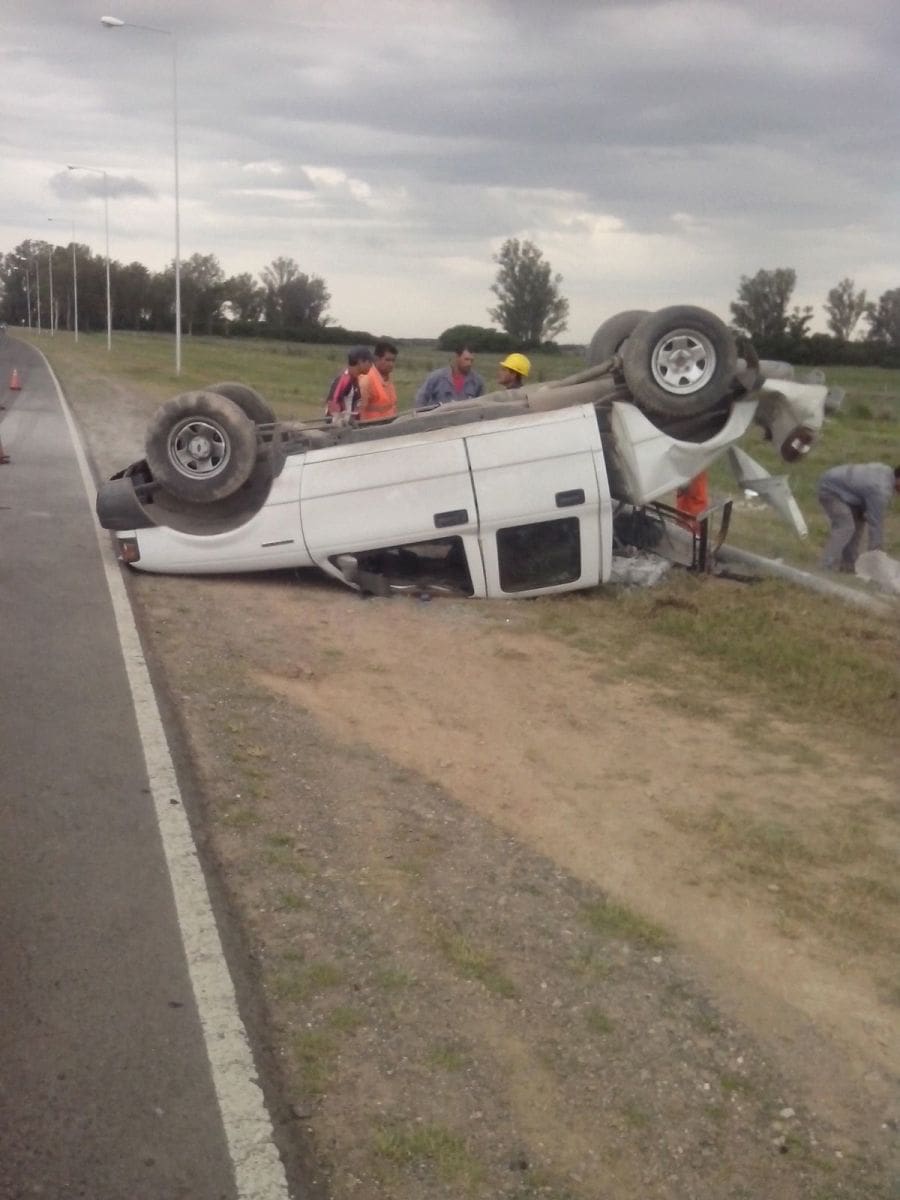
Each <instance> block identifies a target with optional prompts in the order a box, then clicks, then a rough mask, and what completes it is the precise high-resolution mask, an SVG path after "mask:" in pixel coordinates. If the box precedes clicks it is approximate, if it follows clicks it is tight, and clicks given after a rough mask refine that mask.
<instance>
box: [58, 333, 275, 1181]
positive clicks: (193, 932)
mask: <svg viewBox="0 0 900 1200" xmlns="http://www.w3.org/2000/svg"><path fill="white" fill-rule="evenodd" d="M42 357H43V356H42ZM44 362H45V363H46V365H47V369H48V371H49V372H50V377H51V379H52V380H53V383H54V386H55V388H56V394H57V396H58V397H59V402H60V405H61V406H62V411H63V415H64V417H65V419H66V423H67V425H68V428H69V432H70V434H71V437H72V443H73V445H74V447H75V455H76V458H77V460H78V468H79V470H80V472H81V478H82V482H83V483H84V490H85V496H86V498H87V501H88V505H89V507H90V509H91V513H92V516H93V521H94V532H95V534H96V536H97V542H98V544H99V546H100V555H101V558H102V561H103V568H104V571H105V573H106V582H107V586H108V587H109V594H110V598H111V600H112V606H113V611H114V613H115V618H116V625H117V628H118V633H119V642H120V644H121V647H122V655H123V658H124V660H125V670H126V672H127V675H128V682H129V686H130V688H131V695H132V699H133V701H134V710H135V715H136V717H137V726H138V733H139V735H140V739H141V744H142V746H143V752H144V759H145V762H146V764H147V775H148V778H149V783H150V789H151V793H152V796H153V803H154V806H155V809H156V818H157V821H158V823H159V830H160V834H161V836H162V844H163V850H164V853H165V857H166V863H167V866H168V870H169V877H170V879H171V882H172V891H173V893H174V896H175V907H176V911H177V914H178V923H179V926H180V928H181V938H182V942H183V945H184V951H185V955H186V957H187V965H188V972H189V975H190V980H191V986H192V988H193V991H194V998H195V1000H196V1003H197V1010H198V1013H199V1016H200V1024H201V1026H202V1028H203V1036H204V1040H205V1043H206V1053H207V1055H208V1057H209V1064H210V1068H211V1071H212V1080H213V1087H214V1089H215V1093H216V1097H217V1099H218V1103H219V1110H220V1112H221V1116H222V1124H223V1126H224V1129H225V1137H226V1140H227V1143H228V1149H229V1153H230V1155H231V1162H232V1165H233V1169H234V1177H235V1183H236V1186H237V1194H238V1197H239V1200H290V1192H289V1190H288V1185H287V1178H286V1176H285V1173H284V1167H283V1165H282V1162H281V1159H280V1157H279V1154H278V1148H277V1146H276V1144H275V1137H274V1130H273V1128H272V1122H271V1119H270V1117H269V1114H268V1112H267V1110H266V1106H265V1102H264V1099H263V1093H262V1088H261V1087H260V1086H259V1083H258V1082H257V1078H256V1066H255V1064H254V1061H253V1054H252V1052H251V1050H250V1043H249V1040H248V1038H247V1031H246V1029H245V1028H244V1024H243V1022H242V1021H241V1017H240V1013H239V1012H238V1006H237V999H236V997H235V992H234V985H233V983H232V981H231V976H230V974H229V972H228V967H227V965H226V962H225V955H224V953H223V951H222V943H221V940H220V938H219V933H218V929H217V928H216V922H215V917H214V916H213V911H212V904H211V903H210V899H209V892H208V891H207V888H206V881H205V880H204V878H203V871H202V869H201V867H200V861H199V858H198V855H197V847H196V846H195V844H194V839H193V837H192V835H191V829H190V825H189V824H188V819H187V815H186V813H185V811H184V805H183V803H182V798H181V793H180V790H179V787H178V780H177V778H176V775H175V767H174V764H173V762H172V756H171V753H170V752H169V745H168V741H167V739H166V735H165V730H164V729H163V724H162V719H161V717H160V714H159V708H158V707H157V704H156V697H155V696H154V694H153V687H152V685H151V682H150V674H149V671H148V669H147V663H146V661H145V659H144V655H143V651H142V650H141V643H140V638H139V637H138V631H137V627H136V625H135V621H134V614H133V613H132V610H131V604H130V602H129V600H128V594H127V592H126V591H125V585H124V583H123V582H122V577H121V569H120V567H119V564H118V562H117V560H116V557H115V554H114V553H113V549H112V546H111V544H110V539H109V537H108V535H107V534H106V531H105V530H103V529H102V528H101V526H100V523H99V522H98V521H97V518H96V515H95V514H94V505H93V495H94V492H95V485H94V480H93V477H92V475H91V471H90V467H89V466H88V462H87V457H86V455H85V453H84V449H83V447H82V445H81V439H80V437H79V434H78V429H77V427H76V425H75V420H74V418H73V416H72V413H71V410H70V409H69V406H68V404H67V403H66V399H65V396H64V395H63V392H62V388H61V387H60V384H59V380H58V379H57V378H56V375H55V374H54V372H53V369H52V367H51V366H50V364H49V363H48V362H47V360H46V358H45V359H44Z"/></svg>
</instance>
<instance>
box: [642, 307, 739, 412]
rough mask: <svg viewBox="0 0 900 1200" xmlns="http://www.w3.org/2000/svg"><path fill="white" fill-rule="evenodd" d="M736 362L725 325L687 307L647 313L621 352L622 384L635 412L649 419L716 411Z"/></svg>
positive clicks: (735, 368)
mask: <svg viewBox="0 0 900 1200" xmlns="http://www.w3.org/2000/svg"><path fill="white" fill-rule="evenodd" d="M737 359H738V354H737V346H736V345H735V342H734V338H733V337H732V335H731V334H730V333H729V331H728V328H727V326H726V325H725V324H724V322H722V321H720V320H719V318H718V317H717V316H715V315H714V314H713V313H711V312H708V311H707V310H706V309H705V308H696V307H693V306H691V305H674V306H673V307H671V308H661V309H660V310H659V312H655V313H651V314H650V316H648V317H645V318H644V320H643V321H641V323H640V324H639V325H638V327H637V328H636V329H635V330H634V332H633V333H632V334H631V336H630V337H629V338H628V340H627V341H626V342H625V343H624V345H623V347H622V371H623V374H624V376H625V383H626V384H627V386H628V390H629V391H630V392H631V395H632V397H633V399H634V402H635V404H636V405H637V406H638V408H640V409H642V410H643V411H644V412H646V413H647V415H648V416H651V417H656V416H663V417H689V416H699V415H701V414H703V413H708V412H712V411H714V410H715V409H716V408H717V407H719V405H721V404H722V403H723V402H725V401H726V398H727V396H728V394H729V391H730V389H731V387H732V384H733V381H734V375H735V371H736V370H737Z"/></svg>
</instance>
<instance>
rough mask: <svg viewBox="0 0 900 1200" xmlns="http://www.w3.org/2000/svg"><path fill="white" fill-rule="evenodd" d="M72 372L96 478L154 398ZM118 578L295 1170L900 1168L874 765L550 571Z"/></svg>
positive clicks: (129, 443) (806, 1181)
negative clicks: (297, 1145) (777, 712)
mask: <svg viewBox="0 0 900 1200" xmlns="http://www.w3.org/2000/svg"><path fill="white" fill-rule="evenodd" d="M70 400H72V402H73V406H74V407H75V410H76V413H77V416H78V418H79V420H80V422H81V425H82V428H83V430H84V433H85V438H86V441H87V444H88V446H89V448H90V451H91V453H92V455H93V457H94V460H95V462H96V465H97V467H98V470H99V472H100V474H101V475H105V474H108V473H110V472H111V471H112V470H114V469H118V468H119V467H121V466H122V465H124V463H125V462H127V461H129V460H130V459H131V458H134V457H137V456H138V454H139V448H140V442H141V434H142V431H143V426H144V422H145V419H146V415H147V403H146V401H142V400H141V399H140V397H135V396H133V395H132V394H130V393H129V394H126V393H124V392H116V391H115V390H110V392H109V394H108V395H102V394H101V395H94V396H92V397H91V402H90V403H84V402H81V401H79V398H78V397H77V396H71V397H70ZM151 407H152V406H151ZM113 414H115V420H114V421H113V420H111V416H112V415H113ZM113 427H115V429H116V433H115V436H114V437H111V436H110V430H111V428H113ZM131 590H132V596H133V600H134V603H135V606H136V610H137V613H138V616H139V620H140V624H141V628H142V633H143V636H144V638H145V643H146V647H147V653H148V657H149V659H150V661H151V664H152V665H153V668H154V671H155V675H156V678H157V681H158V682H159V684H160V686H161V687H162V688H163V689H164V690H165V692H166V694H167V696H168V697H169V700H170V702H171V704H172V712H171V721H172V723H173V726H175V727H177V729H178V732H179V734H180V736H183V738H184V741H185V744H186V745H187V747H188V750H189V753H190V757H191V766H192V770H193V773H194V777H195V778H196V780H197V785H198V797H199V800H198V825H199V828H198V832H199V835H200V837H201V840H202V841H203V844H204V847H205V852H206V854H207V856H208V858H209V860H210V862H211V863H213V864H214V866H215V869H216V870H217V871H218V872H219V873H220V875H221V878H222V880H223V886H224V889H225V893H226V895H227V897H228V902H229V905H230V907H231V909H232V912H233V914H234V916H235V918H236V920H238V921H239V922H240V924H241V926H242V928H243V930H244V933H245V937H246V945H247V946H248V947H249V952H250V954H251V956H252V963H253V972H254V974H255V976H256V978H257V979H258V982H259V987H260V990H261V995H262V997H263V1002H264V1009H265V1027H264V1029H263V1030H262V1031H261V1036H262V1037H263V1038H264V1039H265V1041H266V1043H267V1046H268V1049H269V1051H270V1052H271V1055H272V1056H273V1058H274V1059H275V1061H276V1062H277V1065H278V1074H279V1076H280V1080H279V1084H280V1087H281V1089H282V1092H283V1095H284V1098H285V1113H286V1114H287V1117H286V1119H285V1121H284V1124H283V1128H282V1131H281V1132H282V1136H283V1137H284V1138H285V1139H287V1140H290V1139H291V1138H292V1137H293V1136H294V1134H295V1133H296V1134H298V1135H299V1134H300V1133H302V1134H304V1135H305V1136H307V1137H309V1138H311V1139H312V1142H313V1144H314V1146H315V1153H316V1157H317V1162H318V1171H317V1175H318V1177H319V1178H320V1180H322V1181H323V1182H322V1187H323V1194H327V1195H330V1196H333V1197H335V1198H337V1200H344V1198H349V1197H391V1198H396V1200H407V1198H408V1200H421V1198H431V1197H459V1196H473V1197H479V1198H481V1197H484V1198H485V1200H487V1198H489V1197H501V1196H503V1197H515V1198H517V1200H525V1198H530V1197H538V1196H541V1197H547V1198H548V1200H638V1198H641V1200H645V1198H654V1200H655V1198H660V1200H663V1198H666V1200H669V1198H671V1200H685V1198H694V1197H696V1198H698V1200H701V1198H702V1200H725V1198H734V1200H738V1198H745V1200H758V1198H762V1197H766V1198H772V1200H781V1198H783V1200H795V1198H797V1200H800V1198H804V1200H805V1198H809V1200H831V1198H836V1197H854V1198H858V1200H862V1198H863V1197H865V1198H866V1200H870V1198H871V1200H875V1198H884V1200H887V1198H888V1197H896V1196H897V1195H900V1168H898V1163H897V1159H896V1157H895V1148H896V1142H897V1135H898V1119H900V1105H898V1092H897V1078H898V1074H900V1039H898V1035H897V1031H898V1020H897V1018H898V1011H900V1009H898V1001H900V993H898V990H897V985H896V909H895V908H894V910H893V919H890V918H889V917H888V916H886V915H885V914H887V913H889V912H890V911H891V909H890V906H889V905H888V904H887V903H886V901H888V900H891V901H893V900H894V899H895V898H896V887H894V892H893V895H890V896H889V895H887V894H886V891H889V890H890V885H889V883H885V879H888V880H889V879H890V867H889V865H888V864H889V863H890V862H893V863H894V864H896V851H897V832H896V828H897V824H896V822H897V816H898V787H897V783H898V779H897V775H896V770H895V766H894V764H892V763H891V762H890V761H889V760H886V759H881V758H879V757H874V758H873V757H872V756H871V755H870V754H869V753H868V752H867V751H866V750H865V748H863V747H860V748H859V750H858V751H854V749H853V748H852V746H848V745H847V744H843V743H835V741H834V739H833V738H831V737H829V736H828V735H827V734H825V733H823V734H822V735H821V736H820V737H816V736H815V735H814V734H812V733H811V732H810V727H809V725H808V724H806V725H801V724H800V723H798V724H797V725H790V724H788V723H786V722H785V721H784V720H782V719H773V718H772V717H771V715H770V714H768V713H767V712H766V711H764V709H763V708H762V707H761V706H759V705H758V704H755V703H754V702H752V701H750V700H748V699H746V698H745V697H743V696H741V695H740V694H735V695H731V694H722V695H719V694H711V695H710V696H708V697H707V703H706V704H701V705H698V706H697V707H696V708H694V710H693V711H691V712H686V711H685V710H684V707H683V706H682V705H680V704H677V703H673V702H672V699H671V697H672V695H673V692H672V688H671V686H669V687H665V686H659V685H656V684H654V683H652V682H648V681H638V680H635V679H634V678H632V677H630V676H629V675H628V673H627V672H623V671H622V670H621V669H619V667H618V664H617V657H616V645H615V642H614V640H613V641H611V643H610V644H609V646H608V647H607V650H606V652H605V653H604V654H596V653H589V652H586V651H584V650H579V649H578V648H576V647H574V646H572V645H569V644H566V643H565V642H564V641H563V640H561V639H560V638H558V637H555V636H553V635H552V633H548V632H547V631H546V629H544V628H543V627H542V624H541V620H540V617H541V612H542V609H541V605H545V604H559V605H565V604H569V603H575V602H574V601H568V600H566V599H564V598H561V599H558V600H555V601H554V600H548V601H542V602H540V603H539V604H531V603H527V602H518V603H516V602H510V603H488V602H475V601H452V600H434V601H431V602H429V603H425V602H422V601H419V600H415V599H407V598H395V599H391V600H384V599H369V600H361V599H360V598H358V597H357V596H355V595H354V594H353V593H351V592H349V591H348V590H346V589H343V588H341V587H340V585H337V584H334V583H332V582H330V581H327V580H325V579H324V578H321V577H319V576H318V575H316V574H315V573H305V572H304V573H296V574H291V573H288V574H281V575H271V576H253V577H245V578H232V579H220V578H214V579H188V578H162V577H149V576H140V575H135V576H134V577H133V578H132V579H131ZM578 603H581V604H584V603H591V600H590V598H588V599H587V600H583V599H582V600H581V601H578ZM596 611H597V618H598V620H601V619H602V617H603V613H604V607H603V605H601V604H599V603H598V604H597V606H596ZM580 612H581V615H582V616H583V612H584V610H583V609H582V610H580ZM622 628H623V626H622V623H621V620H618V621H617V622H616V624H615V636H617V637H619V636H621V632H622ZM633 636H634V637H639V636H640V630H638V629H635V630H634V631H633ZM672 670H673V679H672V681H671V683H672V684H676V683H677V664H673V668H672ZM848 779H852V780H853V787H852V789H848V786H847V781H848ZM835 836H838V839H839V846H838V852H837V853H835V852H834V848H833V845H832V843H833V842H834V837H835ZM826 842H828V843H829V845H830V846H831V850H830V851H829V852H826V848H825V843H826ZM848 877H852V878H851V880H850V881H851V882H853V883H854V888H855V890H853V889H850V888H849V885H848ZM860 881H861V882H860ZM879 889H880V890H879ZM850 895H853V896H855V897H857V898H859V897H862V899H858V909H857V910H854V911H855V912H857V915H858V916H859V920H857V921H855V922H853V923H849V924H848V923H846V922H845V923H844V924H843V925H842V924H841V921H840V920H839V919H838V918H839V917H841V916H846V911H847V905H848V896H850ZM873 898H874V899H873ZM876 901H877V903H876ZM860 931H862V933H861V932H860Z"/></svg>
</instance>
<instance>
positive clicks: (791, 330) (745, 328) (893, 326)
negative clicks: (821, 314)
mask: <svg viewBox="0 0 900 1200" xmlns="http://www.w3.org/2000/svg"><path fill="white" fill-rule="evenodd" d="M796 284H797V273H796V271H794V270H793V269H792V268H790V267H776V268H775V269H774V270H771V271H766V270H759V271H757V272H756V274H755V275H753V276H747V275H742V276H741V281H740V285H739V287H738V296H737V300H735V301H733V302H732V304H731V318H732V325H733V327H734V329H735V330H736V331H737V332H738V333H740V334H742V335H744V336H745V337H748V338H749V339H750V341H751V342H752V343H753V345H754V347H755V348H756V351H757V353H758V354H759V355H760V356H761V357H762V358H780V359H786V360H788V361H790V362H795V363H817V364H819V365H821V366H827V365H828V364H832V363H843V364H845V365H848V366H864V365H871V366H883V367H900V287H898V288H891V289H890V290H889V291H886V292H884V293H882V295H881V296H880V297H879V298H878V300H877V301H871V300H869V298H868V296H867V295H866V291H865V289H864V288H863V289H858V288H857V287H856V284H855V282H854V280H852V279H849V278H845V279H842V280H840V282H839V283H836V284H835V286H834V287H833V288H831V289H830V290H829V292H828V296H827V297H826V300H825V304H824V305H823V308H824V311H825V316H826V322H827V326H828V330H829V332H828V333H813V334H811V333H810V332H809V326H810V324H811V322H812V319H813V316H814V311H813V308H812V306H811V305H809V304H807V305H804V306H803V307H802V308H801V307H800V306H799V305H796V304H795V305H793V306H791V297H792V296H793V292H794V288H795V287H796Z"/></svg>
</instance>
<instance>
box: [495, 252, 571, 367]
mask: <svg viewBox="0 0 900 1200" xmlns="http://www.w3.org/2000/svg"><path fill="white" fill-rule="evenodd" d="M494 262H495V263H497V264H498V267H499V269H498V271H497V279H496V281H495V282H494V283H493V284H492V285H491V291H492V292H493V293H494V295H495V296H496V297H497V301H498V303H497V307H496V308H489V309H488V315H489V316H490V317H491V320H493V321H496V322H497V324H498V325H499V326H500V328H501V329H504V330H505V331H506V332H507V333H508V334H509V336H510V337H511V338H512V339H513V341H514V342H515V343H516V345H517V346H522V347H526V348H527V347H529V346H539V345H540V344H541V342H547V341H551V340H552V339H553V338H554V337H556V335H557V334H558V333H562V331H563V330H564V329H565V328H566V324H567V318H568V316H569V302H568V300H566V299H565V298H564V297H563V296H562V295H561V294H560V290H559V285H560V284H561V283H562V275H554V274H552V271H551V268H550V264H549V263H547V262H544V256H543V254H542V253H541V251H540V250H539V249H538V248H537V246H536V245H535V244H534V242H529V241H524V242H520V241H519V239H518V238H508V239H507V240H506V241H505V242H504V243H503V245H502V246H501V247H500V251H499V253H497V254H495V255H494Z"/></svg>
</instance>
